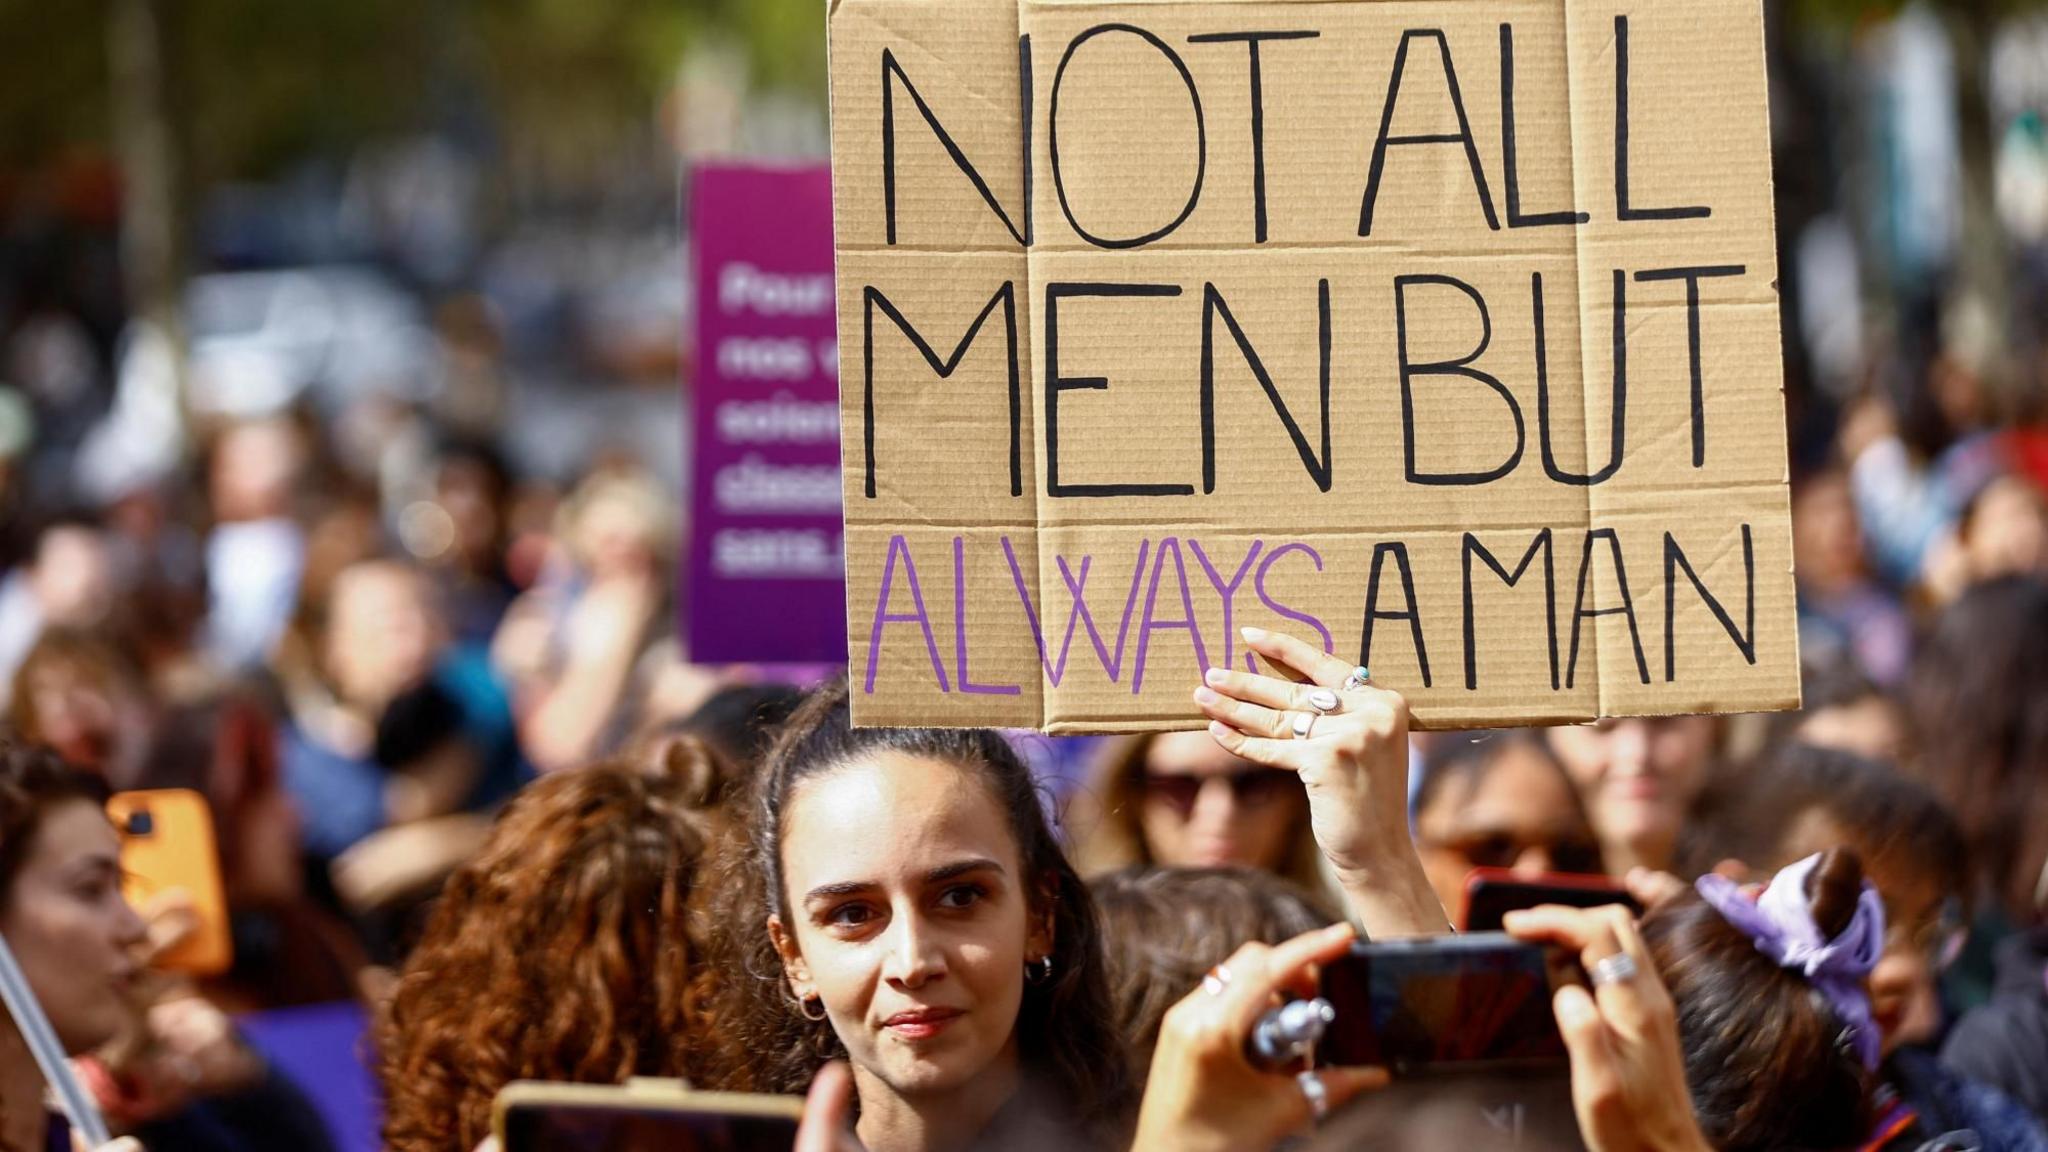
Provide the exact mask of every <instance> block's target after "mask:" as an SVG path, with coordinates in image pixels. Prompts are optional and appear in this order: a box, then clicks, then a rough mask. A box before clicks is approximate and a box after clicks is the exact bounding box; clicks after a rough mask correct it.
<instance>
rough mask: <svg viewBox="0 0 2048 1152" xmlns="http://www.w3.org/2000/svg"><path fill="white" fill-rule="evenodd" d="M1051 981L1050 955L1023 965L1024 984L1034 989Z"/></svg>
mask: <svg viewBox="0 0 2048 1152" xmlns="http://www.w3.org/2000/svg"><path fill="white" fill-rule="evenodd" d="M1051 979H1052V955H1051V954H1050V953H1048V954H1046V955H1044V956H1040V957H1039V958H1038V959H1037V960H1035V961H1032V962H1030V963H1027V964H1025V965H1024V982H1025V983H1026V984H1030V985H1032V986H1034V987H1036V986H1039V985H1042V984H1045V983H1047V982H1049V981H1050V980H1051Z"/></svg>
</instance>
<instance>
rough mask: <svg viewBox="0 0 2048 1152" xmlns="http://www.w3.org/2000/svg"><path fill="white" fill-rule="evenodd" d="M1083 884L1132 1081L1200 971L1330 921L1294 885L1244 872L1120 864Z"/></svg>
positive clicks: (1145, 1064)
mask: <svg viewBox="0 0 2048 1152" xmlns="http://www.w3.org/2000/svg"><path fill="white" fill-rule="evenodd" d="M1088 887H1089V889H1090V890H1091V891H1093V892H1094V894H1095V903H1096V906H1097V908H1098V909H1099V910H1100V912H1101V914H1102V940H1103V944H1104V946H1105V948H1106V949H1107V951H1108V955H1109V975H1110V988H1111V992H1112V995H1113V996H1114V997H1115V1003H1116V1030H1117V1034H1118V1035H1119V1036H1122V1037H1123V1039H1124V1042H1125V1043H1126V1044H1127V1045H1128V1047H1129V1049H1130V1054H1131V1067H1132V1068H1133V1069H1135V1070H1136V1072H1137V1075H1138V1078H1139V1079H1141V1080H1142V1079H1143V1078H1144V1076H1145V1073H1146V1071H1147V1070H1148V1069H1149V1068H1150V1067H1151V1064H1152V1048H1153V1046H1154V1045H1155V1044H1157V1043H1158V1042H1159V1024H1160V1021H1161V1020H1163V1019H1164V1018H1165V1016H1166V1010H1167V1009H1168V1008H1171V1007H1172V1006H1173V1004H1174V1002H1175V1001H1177V1000H1179V999H1180V998H1181V996H1182V995H1183V994H1185V993H1186V992H1187V990H1188V989H1190V988H1193V987H1194V986H1195V985H1197V984H1199V983H1201V982H1202V974H1203V973H1205V972H1207V971H1209V969H1211V968H1213V967H1215V966H1216V965H1218V964H1221V963H1223V961H1224V960H1225V959H1226V958H1228V957H1229V955H1230V954H1231V952H1233V951H1235V950H1236V949H1237V947H1238V946H1239V945H1241V944H1244V943H1246V942H1247V941H1254V940H1256V941H1259V942H1260V943H1264V944H1279V943H1281V942H1283V941H1286V940H1292V939H1293V938H1294V937H1296V936H1300V935H1303V934H1304V933H1308V932H1313V931H1315V930H1316V929H1318V928H1323V927H1327V926H1328V925H1329V924H1330V922H1331V919H1332V917H1331V915H1330V913H1329V912H1327V911H1325V910H1324V909H1323V908H1321V907H1319V906H1318V905H1317V904H1316V902H1315V900H1314V898H1313V897H1311V895H1310V894H1309V892H1308V891H1307V890H1306V889H1304V888H1302V887H1301V886H1300V885H1297V884H1292V883H1290V882H1288V881H1286V880H1283V879H1281V878H1280V877H1278V876H1275V875H1273V874H1271V873H1269V872H1260V871H1258V870H1256V869H1251V868H1126V869H1123V870H1122V871H1118V872H1111V873H1110V874H1108V875H1106V876H1098V877H1096V878H1095V879H1094V880H1092V881H1090V882H1089V884H1088Z"/></svg>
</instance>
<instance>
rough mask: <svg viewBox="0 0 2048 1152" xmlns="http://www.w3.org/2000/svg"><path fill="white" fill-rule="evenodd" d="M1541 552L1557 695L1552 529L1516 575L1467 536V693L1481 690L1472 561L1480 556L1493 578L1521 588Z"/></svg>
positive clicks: (1532, 546) (1540, 535)
mask: <svg viewBox="0 0 2048 1152" xmlns="http://www.w3.org/2000/svg"><path fill="white" fill-rule="evenodd" d="M1538 552H1541V553H1543V623H1544V626H1545V628H1546V630H1547V631H1548V633H1549V636H1550V690H1551V691H1552V692H1555V691H1557V566H1556V562H1555V561H1556V557H1555V553H1556V548H1555V547H1554V546H1553V544H1552V539H1551V531H1550V529H1548V528H1545V529H1544V530H1543V531H1541V532H1538V533H1537V534H1536V539H1535V540H1534V541H1533V542H1532V543H1531V544H1530V545H1529V550H1528V551H1527V552H1524V553H1522V561H1521V563H1519V564H1517V565H1515V570H1514V571H1513V572H1512V573H1510V572H1509V571H1508V570H1507V569H1506V568H1503V567H1501V563H1500V561H1499V560H1496V559H1494V556H1493V553H1492V552H1489V551H1487V549H1486V545H1484V544H1481V543H1480V542H1479V537H1477V536H1474V535H1473V534H1472V533H1470V532H1467V533H1465V545H1464V548H1463V556H1462V557H1461V560H1462V563H1463V567H1464V569H1465V688H1466V690H1467V691H1476V690H1477V689H1478V687H1479V636H1478V629H1477V628H1476V627H1475V626H1474V623H1473V609H1472V558H1473V557H1474V556H1477V557H1478V558H1479V559H1480V560H1482V561H1484V562H1485V563H1486V566H1487V567H1488V568H1491V569H1493V574H1494V575H1495V576H1498V577H1500V580H1501V582H1502V583H1503V584H1506V585H1507V586H1508V587H1510V588H1513V587H1516V586H1517V585H1519V584H1521V582H1522V576H1523V575H1524V574H1525V573H1527V572H1528V571H1529V563H1530V561H1532V560H1534V559H1536V553H1538Z"/></svg>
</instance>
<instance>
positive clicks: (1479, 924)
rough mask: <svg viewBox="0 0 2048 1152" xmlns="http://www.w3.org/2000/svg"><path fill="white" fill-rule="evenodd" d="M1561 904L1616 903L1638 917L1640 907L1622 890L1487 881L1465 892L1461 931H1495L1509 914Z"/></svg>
mask: <svg viewBox="0 0 2048 1152" xmlns="http://www.w3.org/2000/svg"><path fill="white" fill-rule="evenodd" d="M1545 904H1562V905H1564V906H1565V907H1567V908H1599V907H1603V906H1605V905H1608V904H1619V905H1621V906H1622V907H1624V908H1627V909H1628V910H1629V911H1630V912H1631V913H1633V914H1635V915H1637V916H1641V915H1642V914H1643V906H1642V904H1641V903H1639V902H1638V901H1637V900H1636V898H1635V897H1633V896H1631V895H1629V894H1628V892H1627V891H1626V890H1624V889H1622V888H1619V887H1614V888H1609V887H1601V886H1595V885H1590V884H1587V885H1580V884H1570V885H1567V884H1525V883H1516V882H1513V881H1503V880H1493V879H1488V880H1485V881H1483V882H1480V883H1476V884H1474V885H1473V886H1472V887H1471V888H1469V889H1467V890H1466V901H1465V930H1466V931H1467V932H1498V931H1500V926H1501V924H1502V922H1503V921H1505V920H1506V919H1507V914H1508V913H1510V912H1519V911H1521V910H1522V909H1524V908H1537V907H1541V906H1542V905H1545Z"/></svg>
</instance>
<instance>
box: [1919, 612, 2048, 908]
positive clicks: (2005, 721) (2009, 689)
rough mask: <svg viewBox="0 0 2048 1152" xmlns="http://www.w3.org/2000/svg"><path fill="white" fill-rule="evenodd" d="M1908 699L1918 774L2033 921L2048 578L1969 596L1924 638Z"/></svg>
mask: <svg viewBox="0 0 2048 1152" xmlns="http://www.w3.org/2000/svg"><path fill="white" fill-rule="evenodd" d="M1907 700H1908V703H1909V705H1910V710H1911V719H1912V725H1913V733H1914V740H1915V744H1916V745H1917V746H1918V748H1919V749H1920V756H1919V760H1918V771H1919V773H1920V774H1921V775H1922V776H1924V777H1925V778H1926V780H1927V781H1928V783H1930V784H1932V785H1933V786H1934V789H1935V791H1936V792H1938V793H1939V794H1940V795H1941V797H1942V799H1943V800H1945V801H1947V802H1948V805H1949V807H1950V809H1951V810H1953V811H1954V812H1955V814H1956V819H1957V820H1958V821H1959V822H1960V823H1961V824H1962V827H1963V835H1964V837H1965V838H1966V839H1967V840H1968V842H1969V848H1970V856H1971V859H1972V860H1973V861H1974V862H1975V863H1976V865H1977V867H1978V868H1979V869H1980V870H1981V872H1980V883H1981V884H1982V885H1983V887H1985V888H1986V889H1989V890H1990V891H1991V892H1993V893H1995V894H1996V895H1997V897H1998V898H1999V899H2000V900H2001V901H2002V902H2003V904H2004V906H2005V909H2006V912H2007V914H2008V915H2009V916H2011V917H2012V918H2014V919H2015V920H2016V921H2018V922H2020V923H2027V922H2030V921H2031V920H2032V919H2033V918H2034V916H2035V914H2036V909H2035V907H2034V903H2035V887H2036V885H2037V884H2038V882H2039V877H2040V873H2039V869H2040V868H2041V863H2042V857H2043V855H2044V854H2048V583H2044V582H2043V581H2041V580H2039V579H2034V578H2030V577H2017V576H2015V577H2008V578H2005V579H2000V580H1992V581H1988V582H1986V583H1983V584H1980V585H1977V586H1976V587H1974V588H1972V589H1970V590H1969V591H1968V592H1965V593H1964V594H1963V596H1962V598H1961V599H1959V600H1957V601H1956V602H1955V603H1954V604H1952V605H1950V606H1949V608H1948V610H1947V611H1945V612H1943V613H1942V615H1941V617H1940V619H1939V620H1937V621H1936V622H1935V625H1934V628H1933V630H1932V631H1931V632H1930V633H1929V635H1928V636H1927V637H1926V639H1925V642H1924V643H1923V645H1922V647H1921V650H1920V655H1919V657H1918V659H1917V660H1916V661H1915V664H1914V668H1913V677H1912V682H1911V686H1910V690H1909V692H1908V695H1907Z"/></svg>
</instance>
